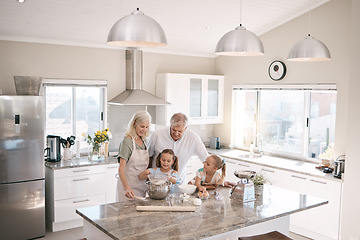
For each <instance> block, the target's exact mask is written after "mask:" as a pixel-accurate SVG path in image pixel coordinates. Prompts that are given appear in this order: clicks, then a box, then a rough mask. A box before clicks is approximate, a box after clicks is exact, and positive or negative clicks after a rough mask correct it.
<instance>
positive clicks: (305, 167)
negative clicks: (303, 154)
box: [207, 148, 343, 182]
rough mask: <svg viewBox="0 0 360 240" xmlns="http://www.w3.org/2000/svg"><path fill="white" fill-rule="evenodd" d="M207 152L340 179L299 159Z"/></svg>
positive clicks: (209, 150) (235, 150)
mask: <svg viewBox="0 0 360 240" xmlns="http://www.w3.org/2000/svg"><path fill="white" fill-rule="evenodd" d="M207 150H208V152H209V153H213V154H218V155H220V156H223V157H228V158H232V159H234V160H240V161H243V162H248V163H253V164H258V165H260V166H264V167H273V168H276V169H280V170H286V171H291V172H294V173H301V174H306V175H309V176H314V177H321V178H324V179H327V180H332V181H340V182H342V181H343V180H342V179H339V178H334V175H333V174H332V173H324V172H323V171H322V170H319V169H317V168H316V166H318V164H316V163H312V162H306V161H300V160H293V159H289V158H282V157H273V156H268V155H263V156H262V157H260V158H249V157H244V156H243V155H245V154H249V152H247V151H242V150H237V149H210V148H208V149H207Z"/></svg>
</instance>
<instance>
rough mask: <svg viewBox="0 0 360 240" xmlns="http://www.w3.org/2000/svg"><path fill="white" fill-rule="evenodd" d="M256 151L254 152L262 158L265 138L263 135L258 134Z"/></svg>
mask: <svg viewBox="0 0 360 240" xmlns="http://www.w3.org/2000/svg"><path fill="white" fill-rule="evenodd" d="M254 142H255V149H254V152H255V153H257V154H259V155H260V156H262V155H263V136H262V135H261V134H259V133H258V134H256V137H255V141H254Z"/></svg>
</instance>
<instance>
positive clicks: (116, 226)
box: [76, 185, 328, 240]
mask: <svg viewBox="0 0 360 240" xmlns="http://www.w3.org/2000/svg"><path fill="white" fill-rule="evenodd" d="M216 192H217V193H218V194H215V193H216ZM216 192H215V191H209V193H210V196H209V198H208V199H207V200H202V204H201V205H200V206H198V207H196V210H195V212H138V211H136V206H155V205H156V206H168V205H169V203H168V202H167V201H166V200H153V199H150V198H147V199H146V201H143V200H136V199H135V200H130V201H128V202H126V203H111V204H104V205H98V206H93V207H86V208H80V209H77V210H76V212H77V214H79V215H80V216H81V217H83V218H84V220H83V221H84V234H85V236H86V238H87V239H88V240H92V239H170V238H171V239H204V238H208V239H237V238H238V237H239V236H249V235H256V234H261V233H265V232H269V231H273V230H277V231H280V232H282V233H283V234H285V235H288V230H289V215H290V214H292V213H296V212H300V211H304V210H307V209H310V208H314V207H317V206H321V205H324V204H327V203H328V201H326V200H323V199H319V198H316V197H312V196H307V195H303V194H300V193H297V192H293V191H289V190H285V189H282V188H278V187H275V186H270V185H266V186H265V187H264V193H263V195H262V197H257V199H256V200H255V201H251V202H247V203H243V202H242V201H241V200H239V199H237V198H229V193H230V189H229V188H224V187H219V188H218V189H217V191H216ZM195 195H196V194H194V195H192V196H191V197H190V201H187V202H184V203H180V204H181V205H192V202H191V199H192V198H195Z"/></svg>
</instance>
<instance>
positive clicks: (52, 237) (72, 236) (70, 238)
mask: <svg viewBox="0 0 360 240" xmlns="http://www.w3.org/2000/svg"><path fill="white" fill-rule="evenodd" d="M290 237H291V238H292V239H294V240H309V239H310V238H306V237H302V236H300V235H297V234H295V233H290ZM83 238H84V234H83V228H82V227H80V228H73V229H69V230H64V231H59V232H49V231H47V232H46V236H45V237H43V238H38V239H39V240H80V239H83Z"/></svg>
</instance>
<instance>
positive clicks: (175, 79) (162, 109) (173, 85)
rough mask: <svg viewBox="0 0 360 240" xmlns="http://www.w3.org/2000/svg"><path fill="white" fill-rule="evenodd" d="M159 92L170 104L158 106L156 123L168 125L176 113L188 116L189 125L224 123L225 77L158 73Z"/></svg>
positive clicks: (157, 90)
mask: <svg viewBox="0 0 360 240" xmlns="http://www.w3.org/2000/svg"><path fill="white" fill-rule="evenodd" d="M156 95H157V96H158V97H160V98H163V99H165V100H166V101H168V102H170V103H171V105H167V106H157V107H156V123H157V124H160V125H169V123H170V118H171V116H172V115H173V114H174V113H177V112H182V113H184V114H186V115H187V116H188V117H189V124H215V123H222V122H223V111H224V106H223V105H224V76H218V75H199V74H178V73H159V74H157V75H156Z"/></svg>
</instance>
